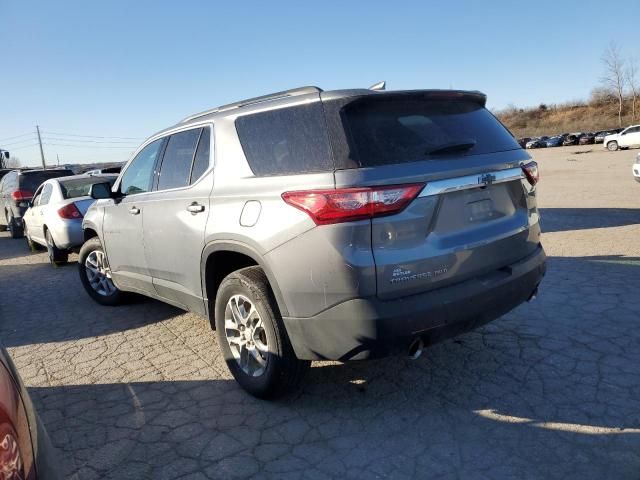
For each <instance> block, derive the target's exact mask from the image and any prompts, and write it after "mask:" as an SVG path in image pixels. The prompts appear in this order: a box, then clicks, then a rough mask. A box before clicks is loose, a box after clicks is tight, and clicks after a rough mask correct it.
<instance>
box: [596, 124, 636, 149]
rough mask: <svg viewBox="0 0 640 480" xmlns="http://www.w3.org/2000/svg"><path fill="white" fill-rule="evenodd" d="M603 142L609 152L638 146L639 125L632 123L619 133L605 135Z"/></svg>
mask: <svg viewBox="0 0 640 480" xmlns="http://www.w3.org/2000/svg"><path fill="white" fill-rule="evenodd" d="M603 144H604V146H605V148H606V149H607V150H609V151H611V152H614V151H616V150H618V149H619V148H629V147H640V125H632V126H630V127H627V128H625V129H624V130H622V131H621V132H620V133H614V134H612V135H607V136H606V137H604V142H603Z"/></svg>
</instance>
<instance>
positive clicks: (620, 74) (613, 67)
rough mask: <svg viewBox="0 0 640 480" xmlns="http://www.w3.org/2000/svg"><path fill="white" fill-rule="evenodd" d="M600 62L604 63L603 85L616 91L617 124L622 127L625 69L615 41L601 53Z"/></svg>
mask: <svg viewBox="0 0 640 480" xmlns="http://www.w3.org/2000/svg"><path fill="white" fill-rule="evenodd" d="M602 64H603V65H604V75H603V76H602V83H603V85H605V86H607V87H609V88H611V89H612V90H614V91H615V93H616V98H617V100H618V125H619V126H620V127H622V109H623V107H624V89H625V83H626V79H625V69H624V59H623V58H622V54H621V53H620V47H618V45H617V44H616V43H615V42H611V43H610V44H609V46H608V47H607V49H606V50H605V51H604V53H603V54H602Z"/></svg>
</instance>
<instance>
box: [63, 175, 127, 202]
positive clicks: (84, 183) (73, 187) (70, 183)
mask: <svg viewBox="0 0 640 480" xmlns="http://www.w3.org/2000/svg"><path fill="white" fill-rule="evenodd" d="M116 178H118V177H116V176H112V177H97V176H96V177H92V178H74V179H72V180H61V181H60V190H61V191H62V197H63V198H78V197H88V196H89V189H90V188H91V185H95V184H96V183H104V182H109V183H110V184H111V186H113V184H114V182H115V181H116Z"/></svg>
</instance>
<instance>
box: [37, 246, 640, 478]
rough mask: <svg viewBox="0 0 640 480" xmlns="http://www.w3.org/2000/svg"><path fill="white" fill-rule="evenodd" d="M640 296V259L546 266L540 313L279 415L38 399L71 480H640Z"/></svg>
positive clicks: (329, 372) (114, 398)
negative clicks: (103, 479)
mask: <svg viewBox="0 0 640 480" xmlns="http://www.w3.org/2000/svg"><path fill="white" fill-rule="evenodd" d="M638 285H640V258H639V257H631V258H630V257H619V256H599V257H584V258H565V257H561V258H558V257H555V258H550V259H549V269H548V273H547V276H546V278H545V280H544V282H543V284H542V286H541V289H540V296H539V297H538V299H537V300H536V301H535V302H533V303H530V304H525V305H522V306H521V307H519V308H517V309H516V310H514V311H513V312H511V313H509V314H508V315H505V316H504V317H502V318H501V319H499V320H496V321H495V322H493V323H491V324H489V325H486V326H485V327H482V328H481V329H479V330H477V331H474V332H470V333H468V334H465V335H462V336H460V337H458V338H456V339H453V340H451V341H447V342H444V343H442V344H439V345H436V346H433V347H431V348H430V349H428V350H427V351H426V352H425V354H424V355H423V357H422V358H420V359H419V360H417V361H410V360H407V359H405V358H399V357H395V358H388V359H383V360H377V361H371V362H353V363H348V364H336V363H328V362H325V363H318V364H314V368H312V369H311V372H310V374H309V376H308V377H307V379H306V381H305V383H304V385H303V386H302V387H301V388H300V389H299V390H298V391H297V392H296V393H294V394H291V395H289V396H288V397H285V398H283V399H281V400H279V401H275V402H266V401H260V400H256V399H254V398H252V397H250V396H249V395H247V394H245V393H244V392H243V391H242V390H240V388H239V387H238V386H237V385H236V384H235V382H233V381H231V380H228V379H220V378H204V379H202V378H201V379H194V380H188V379H185V380H180V379H178V380H176V381H156V382H153V381H151V382H136V381H135V374H133V375H132V378H131V380H132V381H131V383H118V384H97V385H68V386H55V387H43V388H31V389H30V392H31V394H32V395H33V398H34V400H35V401H36V404H37V406H38V408H39V411H40V413H41V415H42V417H43V419H44V421H45V424H46V425H47V428H48V429H49V432H50V434H51V436H52V438H53V440H54V443H55V444H56V445H57V446H58V447H60V448H61V449H62V450H63V452H64V454H65V455H66V456H67V458H68V459H72V461H70V462H67V463H65V465H66V473H67V474H68V475H69V476H71V474H75V475H76V477H75V478H85V477H86V478H91V477H95V476H102V475H104V476H109V477H110V478H160V476H161V475H162V476H163V477H166V478H174V477H179V476H189V475H193V476H195V475H196V473H200V474H204V475H207V476H209V477H210V478H229V477H230V476H232V475H233V476H238V477H249V476H253V475H259V476H260V477H261V478H262V477H269V476H271V477H272V478H282V477H283V476H287V477H293V478H298V477H305V478H307V477H308V478H324V477H340V478H377V477H388V478H404V477H407V478H410V477H418V478H426V477H440V476H443V477H451V476H458V477H460V478H469V477H474V478H636V477H637V473H638V471H640V410H639V409H638V397H639V395H640V389H639V387H638V385H640V373H639V371H638V368H637V366H638V365H639V364H640V349H639V348H638V346H639V345H640V329H638V318H640V298H638V295H637V291H636V290H637V287H638ZM156 316H157V318H160V317H161V316H162V311H157V312H156V313H152V314H151V315H150V316H149V318H148V321H154V319H156ZM85 321H86V318H78V319H77V321H76V322H74V323H75V324H77V326H78V327H79V328H80V329H82V328H83V322H85ZM128 321H132V320H131V319H130V320H128ZM92 325H93V327H91V328H86V330H84V331H83V334H100V327H99V323H95V324H92ZM159 375H160V374H159ZM634 476H636V477H634Z"/></svg>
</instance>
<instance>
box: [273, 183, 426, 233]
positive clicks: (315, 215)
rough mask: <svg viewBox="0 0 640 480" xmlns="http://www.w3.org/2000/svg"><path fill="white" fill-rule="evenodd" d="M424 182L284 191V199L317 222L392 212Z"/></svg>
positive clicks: (375, 215) (411, 196) (345, 219)
mask: <svg viewBox="0 0 640 480" xmlns="http://www.w3.org/2000/svg"><path fill="white" fill-rule="evenodd" d="M423 187H424V183H419V184H411V185H387V186H383V187H365V188H338V189H336V190H305V191H297V192H285V193H283V194H282V199H283V200H284V201H285V202H286V203H288V204H289V205H291V206H293V207H296V208H298V209H300V210H302V211H303V212H306V213H307V214H309V216H310V217H311V219H312V220H313V221H314V222H315V223H316V225H328V224H331V223H340V222H350V221H353V220H363V219H367V218H373V217H379V216H383V215H392V214H394V213H398V212H400V211H402V210H403V209H404V208H405V207H406V206H407V205H409V203H411V201H412V200H413V199H414V198H416V196H417V195H418V193H420V190H422V188H423Z"/></svg>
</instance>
